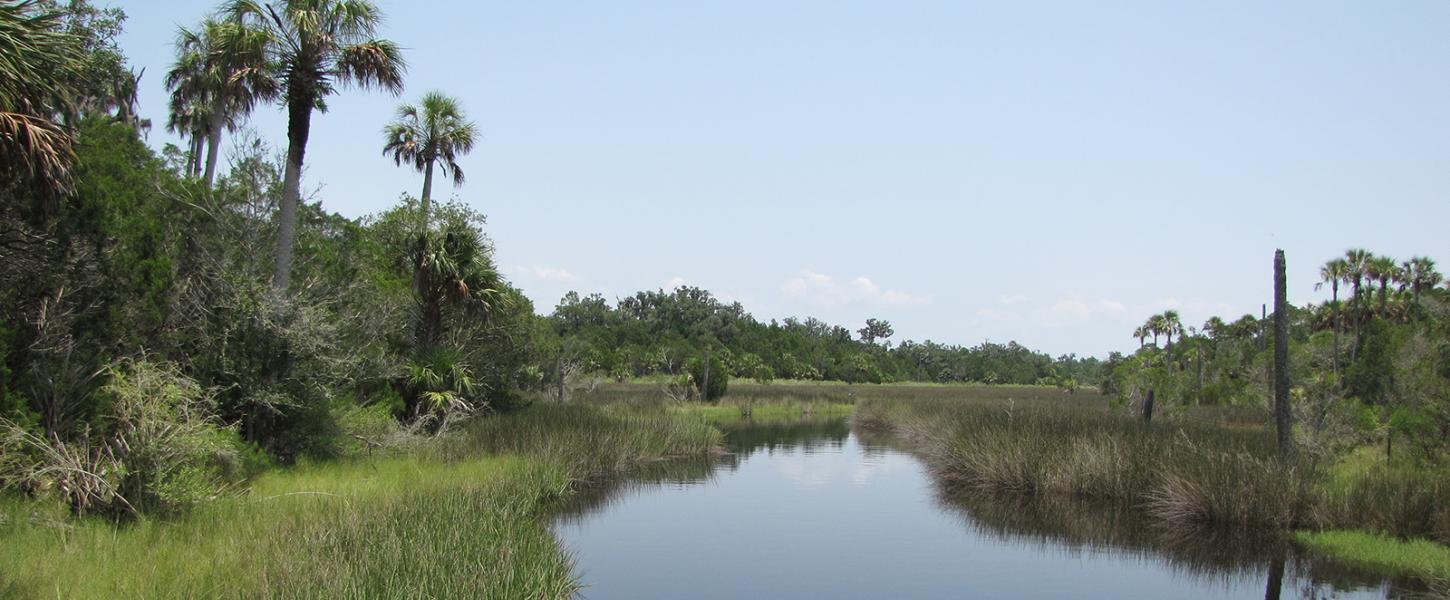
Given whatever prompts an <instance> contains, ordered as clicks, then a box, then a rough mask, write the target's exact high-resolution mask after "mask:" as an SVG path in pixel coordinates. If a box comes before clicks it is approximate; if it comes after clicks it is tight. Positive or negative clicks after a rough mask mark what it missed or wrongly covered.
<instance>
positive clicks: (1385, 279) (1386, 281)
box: [1364, 255, 1400, 316]
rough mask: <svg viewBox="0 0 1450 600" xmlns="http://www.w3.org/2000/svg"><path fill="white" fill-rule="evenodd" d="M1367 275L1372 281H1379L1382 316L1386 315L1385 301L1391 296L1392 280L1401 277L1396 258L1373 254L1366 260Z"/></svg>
mask: <svg viewBox="0 0 1450 600" xmlns="http://www.w3.org/2000/svg"><path fill="white" fill-rule="evenodd" d="M1364 268H1365V271H1364V273H1365V277H1367V278H1369V280H1370V282H1371V283H1374V282H1379V284H1380V289H1379V309H1378V312H1379V314H1380V316H1385V303H1386V300H1387V298H1388V296H1389V287H1390V281H1392V280H1399V279H1400V271H1399V269H1400V267H1399V265H1398V264H1396V263H1395V259H1393V258H1390V257H1388V256H1380V255H1373V256H1371V257H1370V258H1369V260H1367V261H1366V262H1365V265H1364Z"/></svg>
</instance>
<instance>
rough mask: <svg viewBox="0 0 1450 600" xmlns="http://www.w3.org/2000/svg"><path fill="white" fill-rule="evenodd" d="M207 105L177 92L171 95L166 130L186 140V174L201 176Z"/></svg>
mask: <svg viewBox="0 0 1450 600" xmlns="http://www.w3.org/2000/svg"><path fill="white" fill-rule="evenodd" d="M208 108H209V106H208V105H207V103H205V102H201V101H198V100H195V99H191V98H184V97H181V96H179V95H177V94H172V96H171V110H170V111H168V112H169V113H170V114H169V115H168V116H167V118H166V131H168V132H171V133H175V134H177V135H179V136H181V138H182V139H184V140H186V175H187V176H188V177H201V158H202V152H203V150H202V146H203V145H205V144H206V124H207V122H209V121H210V120H211V119H210V118H209V117H208V116H207V114H206V113H207V110H208Z"/></svg>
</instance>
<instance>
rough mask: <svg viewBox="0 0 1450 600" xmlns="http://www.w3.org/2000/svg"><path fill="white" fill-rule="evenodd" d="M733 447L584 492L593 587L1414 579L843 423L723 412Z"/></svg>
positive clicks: (1066, 586) (1375, 587)
mask: <svg viewBox="0 0 1450 600" xmlns="http://www.w3.org/2000/svg"><path fill="white" fill-rule="evenodd" d="M721 428H722V429H723V430H725V432H726V435H727V438H726V439H727V450H729V452H728V453H727V454H725V455H724V456H721V457H717V458H714V459H710V460H704V461H675V462H668V463H656V464H652V465H647V466H645V467H644V468H642V469H640V470H639V471H637V472H636V473H635V474H634V475H633V476H632V477H630V478H627V479H622V480H617V481H614V482H611V483H606V484H603V485H600V486H598V487H596V488H593V489H589V490H585V491H584V493H581V494H578V495H576V496H574V497H573V498H572V499H571V502H570V504H569V506H567V507H566V508H565V510H564V511H562V515H561V516H560V518H559V521H558V524H557V525H556V531H557V532H558V534H559V537H560V538H561V540H562V541H563V542H564V543H565V544H566V546H567V547H569V548H570V549H571V550H572V552H573V553H574V556H575V558H576V561H577V570H578V572H579V573H580V575H581V580H582V581H583V583H585V584H586V585H587V586H589V587H587V588H586V590H585V593H584V594H583V595H584V596H585V597H589V598H672V597H695V598H709V597H716V598H732V597H756V598H760V597H779V598H790V597H838V598H874V597H1062V596H1072V597H1078V598H1084V597H1085V598H1116V597H1176V598H1258V597H1264V598H1279V597H1283V598H1385V597H1407V596H1408V595H1410V594H1413V593H1415V592H1417V590H1416V589H1414V588H1413V587H1406V586H1404V585H1402V584H1398V583H1389V582H1383V581H1381V580H1379V579H1377V578H1375V577H1369V576H1366V575H1365V574H1362V573H1355V572H1352V571H1346V570H1344V569H1340V568H1337V567H1335V566H1334V565H1331V564H1328V563H1325V562H1323V561H1319V560H1316V559H1314V558H1312V557H1309V556H1305V555H1304V554H1303V553H1302V552H1300V551H1298V550H1297V549H1296V548H1295V547H1293V546H1292V545H1290V544H1286V543H1284V542H1283V541H1282V540H1281V539H1279V538H1277V537H1272V536H1243V535H1239V536H1233V535H1227V534H1224V533H1222V532H1212V531H1196V532H1191V533H1183V532H1177V533H1175V532H1169V531H1164V530H1161V529H1157V528H1154V527H1151V526H1149V525H1147V524H1146V523H1147V522H1146V521H1145V520H1144V519H1142V518H1141V515H1138V514H1135V513H1134V512H1133V511H1132V510H1129V509H1126V508H1123V507H1118V506H1112V505H1103V504H1094V503H1088V502H1081V501H1073V500H1065V499H1029V498H1023V497H1020V496H1005V497H1004V496H991V495H954V494H948V493H946V492H944V491H943V490H942V489H941V487H940V486H938V485H936V484H935V483H934V482H933V481H932V479H931V478H930V476H929V475H928V474H927V473H926V470H925V469H924V468H923V467H922V466H921V464H920V463H919V462H918V461H917V460H916V459H915V458H914V457H912V456H911V454H910V453H909V452H906V451H904V449H902V448H900V447H898V446H896V445H895V444H896V442H895V440H893V439H891V438H889V437H884V436H879V435H876V436H873V435H870V434H869V433H864V432H852V431H851V429H850V428H849V425H848V424H847V423H846V422H845V420H843V419H814V420H806V421H790V422H772V423H751V422H737V423H726V424H721Z"/></svg>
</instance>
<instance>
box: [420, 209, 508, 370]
mask: <svg viewBox="0 0 1450 600" xmlns="http://www.w3.org/2000/svg"><path fill="white" fill-rule="evenodd" d="M424 239H425V240H426V241H425V242H424V243H422V244H419V251H420V253H421V256H419V257H418V258H417V259H416V260H415V263H416V264H420V265H422V266H423V268H422V269H420V270H419V273H420V274H421V277H420V278H419V298H418V301H419V305H420V306H419V312H420V313H421V317H420V318H419V321H418V325H419V332H418V336H417V338H418V340H419V345H420V347H421V348H422V349H423V350H424V351H428V350H429V349H431V348H433V347H435V346H437V345H438V343H439V341H440V340H441V338H442V335H443V309H444V307H445V306H448V305H453V306H458V307H461V308H465V309H469V310H474V311H478V312H479V313H481V314H482V315H483V316H485V317H487V316H488V315H489V314H490V313H491V312H492V311H493V305H494V299H495V298H497V297H498V295H499V291H498V290H499V289H500V287H501V282H500V280H499V275H498V271H497V270H496V269H494V268H493V264H492V262H491V261H490V260H489V250H488V243H487V241H486V240H485V239H484V237H483V233H482V232H481V231H479V230H478V229H477V228H475V227H472V226H471V224H470V223H468V222H467V221H463V220H459V219H446V220H445V221H444V222H443V223H442V224H441V225H440V227H439V228H438V229H430V230H428V231H427V232H426V233H425V235H424Z"/></svg>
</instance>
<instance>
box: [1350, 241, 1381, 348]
mask: <svg viewBox="0 0 1450 600" xmlns="http://www.w3.org/2000/svg"><path fill="white" fill-rule="evenodd" d="M1373 256H1374V255H1373V254H1370V252H1369V251H1368V250H1365V249H1363V248H1351V249H1349V250H1346V251H1345V252H1344V264H1345V267H1346V268H1345V273H1344V275H1345V281H1346V282H1347V283H1349V284H1350V285H1351V286H1353V291H1354V296H1352V297H1351V298H1350V301H1349V305H1350V309H1351V310H1350V318H1351V319H1352V320H1353V321H1354V345H1352V346H1350V347H1349V360H1350V362H1353V361H1354V359H1355V356H1356V355H1357V354H1359V346H1360V344H1361V343H1363V341H1364V313H1365V308H1364V295H1363V294H1361V293H1360V292H1361V290H1362V289H1363V288H1364V279H1365V277H1366V275H1367V272H1368V270H1369V260H1370V258H1371V257H1373Z"/></svg>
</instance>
